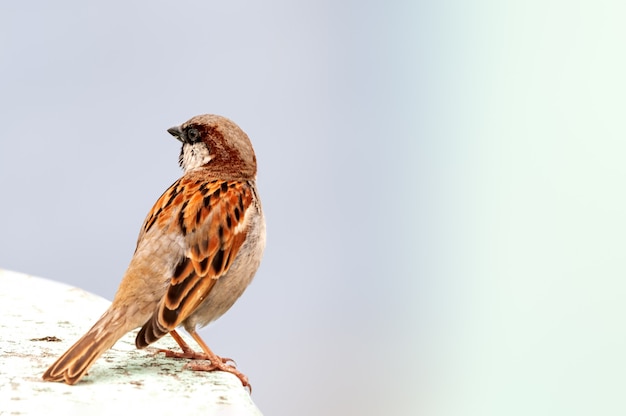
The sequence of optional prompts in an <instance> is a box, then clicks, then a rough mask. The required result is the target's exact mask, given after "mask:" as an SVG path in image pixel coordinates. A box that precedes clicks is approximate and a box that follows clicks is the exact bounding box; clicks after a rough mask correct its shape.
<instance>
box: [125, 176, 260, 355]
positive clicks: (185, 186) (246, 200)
mask: <svg viewBox="0 0 626 416" xmlns="http://www.w3.org/2000/svg"><path fill="white" fill-rule="evenodd" d="M253 192H254V190H253V188H252V186H251V185H250V184H249V183H247V182H239V181H222V180H215V181H208V182H207V181H195V180H192V179H185V178H184V177H183V178H182V179H180V180H179V181H177V182H175V183H174V184H173V185H172V186H171V187H170V188H169V189H168V190H167V191H165V193H164V194H163V195H162V196H161V197H160V198H159V200H158V201H157V203H156V204H155V206H154V208H153V209H152V211H151V213H150V214H149V215H148V217H147V218H146V221H145V222H144V226H143V227H142V232H141V234H140V240H141V238H142V237H143V235H144V234H145V233H147V232H148V231H149V230H150V228H152V227H155V226H156V227H159V228H160V229H164V230H163V231H164V232H173V231H175V232H177V233H179V234H180V235H182V236H183V238H184V240H185V253H184V254H183V255H182V256H181V258H180V259H179V261H178V262H177V264H176V267H175V268H174V272H173V275H172V278H171V280H170V284H169V287H168V289H167V291H166V293H165V296H164V297H163V299H161V302H160V304H159V306H158V309H157V310H156V311H155V313H154V315H153V316H152V318H151V319H150V320H149V321H148V322H147V323H146V324H145V325H144V326H143V328H142V329H141V331H140V332H139V334H138V335H137V339H136V344H137V346H138V347H139V348H142V347H145V346H147V345H148V344H150V343H152V342H154V341H156V340H157V339H159V338H161V337H162V336H163V335H165V334H167V333H168V332H170V331H171V330H173V329H174V328H176V327H177V326H178V325H180V324H181V322H183V321H184V320H185V319H187V317H189V315H191V314H192V313H193V312H194V311H195V310H196V308H197V307H198V305H200V303H202V301H203V300H204V299H206V297H207V296H208V294H209V292H210V291H211V288H212V287H213V285H214V284H215V282H216V281H217V279H219V278H220V277H221V276H223V275H224V274H225V273H226V272H227V270H228V268H229V267H230V265H231V263H232V262H233V260H234V259H235V257H236V256H237V253H238V252H239V249H240V248H241V246H242V244H243V242H244V241H245V239H246V235H247V229H248V227H247V216H246V212H247V211H248V210H249V209H250V208H251V205H252V204H253ZM171 227H174V229H172V228H171Z"/></svg>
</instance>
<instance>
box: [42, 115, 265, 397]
mask: <svg viewBox="0 0 626 416" xmlns="http://www.w3.org/2000/svg"><path fill="white" fill-rule="evenodd" d="M167 131H168V132H169V133H170V134H171V135H172V136H174V137H175V138H176V139H178V140H179V141H180V142H181V144H182V146H181V151H180V155H179V164H180V166H181V167H182V169H183V175H182V177H181V178H180V179H178V180H177V181H176V182H174V183H173V184H172V185H171V186H170V187H169V188H168V189H167V190H166V191H165V192H164V193H163V194H162V195H161V197H160V198H159V199H158V200H157V201H156V203H155V204H154V206H153V207H152V209H151V210H150V211H149V213H148V215H147V216H146V218H145V220H144V222H143V225H142V226H141V228H140V232H139V237H138V239H137V245H136V248H135V252H134V254H133V257H132V259H131V261H130V263H129V265H128V268H127V270H126V272H125V273H124V276H123V278H122V280H121V283H120V285H119V287H118V290H117V292H116V294H115V297H114V299H113V301H112V303H111V305H110V307H109V308H108V309H107V310H106V311H105V312H104V314H103V315H102V316H101V317H100V318H99V319H98V320H97V322H96V323H95V324H94V325H93V327H92V328H91V329H89V330H88V331H87V333H86V334H85V335H83V336H82V337H81V338H80V339H79V340H78V341H76V343H75V344H74V345H72V346H71V347H70V348H69V349H68V350H67V351H66V352H65V353H64V354H63V355H61V356H60V357H59V358H58V359H57V360H56V361H55V362H54V363H53V364H52V365H51V366H50V367H49V368H48V369H47V370H46V372H45V373H44V374H43V379H44V380H46V381H60V382H65V383H67V384H70V385H73V384H75V383H77V382H78V381H79V380H80V379H81V378H82V377H83V376H84V375H85V374H86V372H87V371H88V370H89V368H90V367H91V366H92V365H93V363H94V361H96V359H97V358H98V357H100V356H101V355H102V354H103V353H104V352H105V351H107V350H108V349H109V348H111V347H112V346H113V345H114V344H115V343H116V342H117V340H119V339H120V338H121V337H122V336H123V335H125V334H126V333H128V332H130V331H133V330H135V329H137V328H140V330H139V332H138V333H137V336H136V339H135V345H136V347H137V348H139V349H141V348H145V347H146V346H148V345H150V344H152V343H153V342H155V341H157V340H158V339H160V338H162V337H163V336H165V335H167V334H170V336H172V338H174V340H175V341H176V342H177V343H178V345H179V346H180V348H181V350H182V352H177V351H171V350H159V351H161V352H165V354H166V356H168V357H178V358H187V359H192V360H195V361H190V362H189V364H188V365H187V366H188V367H189V368H191V369H192V370H200V371H216V370H221V371H227V372H229V373H232V374H234V375H235V376H237V377H238V378H239V379H240V380H241V382H242V385H243V386H245V387H249V382H248V378H247V377H246V376H245V375H244V374H243V373H241V372H240V371H239V370H238V369H237V368H236V367H235V366H234V365H233V364H234V362H233V361H232V360H231V359H229V358H222V357H220V356H217V355H216V354H215V353H213V352H212V351H211V349H210V348H209V347H208V346H207V344H206V343H205V342H204V341H203V340H202V338H200V336H199V335H198V333H197V332H196V331H197V328H198V327H203V326H206V325H208V324H209V323H210V322H212V321H214V320H215V319H217V318H219V317H220V316H222V315H223V314H224V313H225V312H226V311H227V310H228V309H230V307H231V306H232V305H233V304H234V303H235V301H236V300H237V299H238V298H239V297H240V296H241V294H242V293H243V292H244V290H245V289H246V287H247V286H248V285H249V284H250V282H251V281H252V279H253V277H254V275H255V274H256V271H257V269H258V267H259V265H260V263H261V259H262V257H263V251H264V249H265V240H266V238H265V218H264V215H263V211H262V208H261V201H260V198H259V195H258V192H257V186H256V174H257V162H256V155H255V153H254V149H253V148H252V144H251V142H250V139H249V138H248V136H247V135H246V133H244V132H243V130H241V128H239V126H237V125H236V124H235V123H234V122H233V121H231V120H230V119H228V118H226V117H223V116H219V115H213V114H204V115H199V116H195V117H192V118H191V119H189V120H188V121H186V122H184V123H183V124H181V125H180V126H176V127H172V128H170V129H168V130H167ZM179 326H182V327H183V328H184V329H185V330H186V331H187V332H188V333H189V334H190V335H191V337H192V338H193V339H194V340H195V341H196V343H197V344H198V346H199V347H200V349H201V350H202V351H201V352H200V351H195V350H193V349H192V348H191V347H190V346H189V345H188V344H187V343H186V342H185V341H184V340H183V338H182V337H181V336H180V334H178V332H177V330H176V328H178V327H179ZM197 360H203V362H201V361H197ZM249 388H250V387H249Z"/></svg>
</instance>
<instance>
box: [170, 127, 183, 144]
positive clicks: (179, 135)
mask: <svg viewBox="0 0 626 416" xmlns="http://www.w3.org/2000/svg"><path fill="white" fill-rule="evenodd" d="M167 132H168V133H169V134H171V135H172V136H174V137H176V138H177V139H178V140H180V141H181V142H184V138H183V130H182V129H181V128H180V126H175V127H171V128H169V129H167Z"/></svg>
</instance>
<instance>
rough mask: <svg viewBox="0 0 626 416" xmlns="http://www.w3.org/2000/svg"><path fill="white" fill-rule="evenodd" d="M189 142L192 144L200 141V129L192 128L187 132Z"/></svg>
mask: <svg viewBox="0 0 626 416" xmlns="http://www.w3.org/2000/svg"><path fill="white" fill-rule="evenodd" d="M187 140H188V141H190V142H192V143H193V142H196V141H198V140H200V132H199V131H198V129H195V128H193V127H192V128H190V129H188V130H187Z"/></svg>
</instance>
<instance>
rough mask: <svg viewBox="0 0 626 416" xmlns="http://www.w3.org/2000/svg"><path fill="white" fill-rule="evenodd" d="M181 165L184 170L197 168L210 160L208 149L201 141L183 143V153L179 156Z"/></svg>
mask: <svg viewBox="0 0 626 416" xmlns="http://www.w3.org/2000/svg"><path fill="white" fill-rule="evenodd" d="M180 160H181V165H182V167H183V169H184V170H185V172H187V171H190V170H194V169H198V168H199V167H201V166H204V165H206V164H207V163H209V162H210V161H211V155H210V154H209V149H208V148H207V146H206V145H205V144H204V143H202V142H198V143H194V144H187V143H185V144H183V154H182V157H181V159H180Z"/></svg>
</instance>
